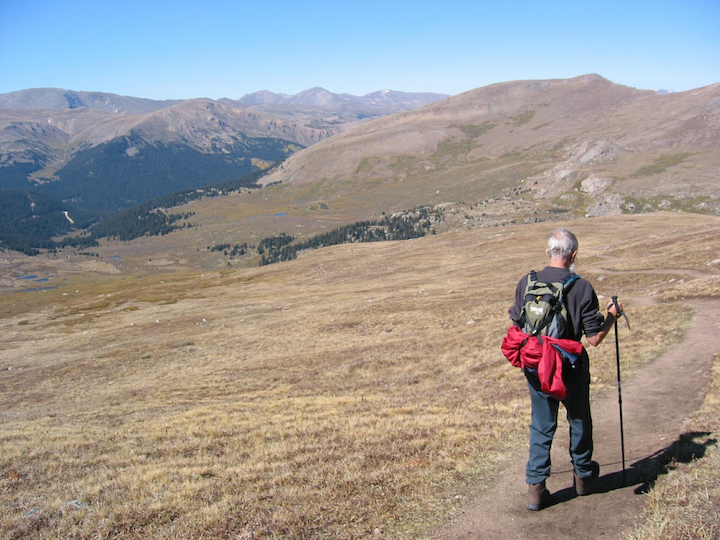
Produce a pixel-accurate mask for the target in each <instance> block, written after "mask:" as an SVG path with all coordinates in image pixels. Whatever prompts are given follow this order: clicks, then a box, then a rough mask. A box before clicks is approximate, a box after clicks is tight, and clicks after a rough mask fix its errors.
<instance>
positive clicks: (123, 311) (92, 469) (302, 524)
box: [0, 214, 720, 539]
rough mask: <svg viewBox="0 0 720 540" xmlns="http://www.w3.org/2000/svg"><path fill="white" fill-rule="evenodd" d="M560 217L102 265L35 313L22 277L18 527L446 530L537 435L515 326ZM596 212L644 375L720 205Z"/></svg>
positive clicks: (604, 358)
mask: <svg viewBox="0 0 720 540" xmlns="http://www.w3.org/2000/svg"><path fill="white" fill-rule="evenodd" d="M553 227H554V225H549V224H539V225H532V226H516V227H506V228H497V229H485V230H476V231H463V232H452V233H444V234H440V235H437V236H432V237H427V238H423V239H419V240H414V241H406V242H392V243H378V244H355V245H343V246H336V247H333V248H328V249H324V250H321V251H316V252H311V253H306V254H303V255H302V256H301V257H300V258H299V259H298V260H296V261H292V262H290V263H283V264H280V265H273V266H268V267H263V268H260V269H244V270H234V271H227V272H210V273H205V274H183V273H180V272H178V273H176V274H174V275H170V274H167V275H160V274H158V275H155V276H145V277H142V278H138V279H135V278H133V279H131V278H130V277H128V278H127V279H119V278H114V279H113V280H111V281H110V280H106V281H97V282H94V283H93V282H92V281H91V280H89V279H86V280H85V281H84V282H83V283H82V286H78V287H77V288H76V287H75V286H73V287H72V288H69V287H65V288H60V289H57V290H55V291H47V292H45V293H42V294H43V295H44V296H43V298H44V299H45V301H44V302H43V303H40V302H38V301H37V300H36V298H37V297H33V300H32V302H28V305H27V309H24V310H23V309H21V308H20V307H18V306H17V303H18V295H6V296H3V297H0V308H1V309H2V313H3V314H5V315H4V316H3V318H2V319H0V325H1V326H2V338H0V351H2V358H3V364H2V365H0V368H1V369H2V371H0V390H1V391H2V393H1V394H0V508H3V512H2V513H1V514H0V531H1V532H2V536H3V537H4V538H10V539H12V538H88V539H89V538H177V539H182V538H215V537H219V538H293V539H312V538H317V539H320V538H363V537H373V536H381V537H383V538H395V539H407V538H419V537H422V535H423V531H424V530H427V529H428V528H430V527H432V526H435V525H437V524H438V523H441V522H442V520H443V519H444V518H445V517H446V516H447V515H448V514H449V513H450V512H452V509H453V508H454V507H455V506H456V505H457V504H458V501H461V500H462V496H463V494H464V493H466V492H467V490H468V489H469V488H468V486H470V485H473V486H478V485H483V484H489V483H490V482H492V479H493V476H494V474H496V473H497V472H499V471H501V470H502V469H503V468H504V467H505V465H506V464H507V463H509V462H510V460H515V459H518V458H517V455H518V453H519V452H520V453H524V451H523V450H520V448H521V447H523V446H524V445H525V435H526V424H527V421H528V400H527V396H526V388H525V385H524V382H523V380H522V377H521V376H520V374H519V372H518V371H517V370H515V369H513V368H512V367H511V366H510V365H509V364H508V363H507V361H506V360H505V359H504V358H503V357H502V355H501V353H500V351H499V343H500V340H501V338H502V336H503V335H504V333H505V330H506V328H507V326H508V324H509V321H508V318H507V308H508V307H509V306H510V303H511V301H512V294H513V290H514V286H515V283H516V281H517V279H519V277H520V276H521V275H522V274H523V273H524V272H526V271H528V270H530V269H531V268H539V267H541V266H542V265H544V263H545V260H544V253H543V251H544V239H545V237H546V235H547V234H549V232H550V230H551V229H552V228H553ZM572 228H573V229H574V230H575V231H576V233H577V234H578V236H579V238H580V241H581V252H580V254H581V259H580V261H579V265H578V272H579V273H580V274H581V275H583V276H584V277H587V278H589V279H590V280H592V281H593V283H594V284H595V285H596V289H597V290H598V293H599V294H600V295H601V296H603V297H604V298H605V299H607V297H609V296H610V295H611V294H619V295H620V297H621V298H622V299H624V300H625V302H626V305H627V307H628V313H629V314H630V316H631V318H632V323H633V339H632V344H630V343H628V345H627V347H628V348H626V349H624V350H625V351H627V353H626V354H624V357H625V358H624V359H623V361H624V362H625V365H624V366H623V370H624V373H628V375H630V373H632V372H633V371H634V370H636V369H637V368H638V367H639V366H640V365H641V364H642V363H644V362H646V361H648V360H650V359H652V358H653V357H654V356H655V355H657V354H658V353H659V352H661V350H662V347H663V346H664V344H666V343H668V342H670V341H674V340H675V339H678V338H679V337H680V336H681V335H682V332H683V326H684V325H685V324H687V323H688V322H689V321H688V318H689V315H688V313H689V312H687V311H686V310H685V308H683V307H682V306H681V305H676V304H663V305H662V306H658V305H655V304H652V303H647V302H643V301H641V298H640V297H645V296H646V295H654V297H656V298H658V299H659V298H660V297H661V296H662V293H663V291H664V290H665V288H667V287H670V286H672V287H679V291H680V292H682V290H683V287H691V286H692V284H693V283H694V281H695V280H699V279H703V278H702V277H701V276H703V275H708V276H710V275H714V274H716V273H717V267H716V266H707V262H709V261H711V260H713V259H714V258H715V257H710V258H708V257H697V256H694V257H689V258H687V259H686V258H684V257H682V256H681V253H680V252H681V251H682V250H685V252H698V251H702V252H704V251H706V247H707V246H708V244H709V245H710V247H709V248H708V250H709V251H713V252H714V253H718V252H720V234H718V233H719V232H720V221H719V220H717V219H716V218H710V217H703V216H694V215H679V214H668V215H664V216H660V215H652V216H643V217H632V218H627V217H617V218H611V219H610V218H609V219H602V220H600V219H594V220H581V221H577V222H574V223H572ZM676 230H682V231H683V234H681V235H679V236H678V240H677V244H676V243H674V242H673V237H674V236H673V235H674V234H677V233H673V231H676ZM648 231H654V234H660V235H661V236H662V239H663V242H664V243H665V245H666V246H667V249H666V256H665V257H664V258H657V257H655V256H654V255H653V254H652V253H651V252H652V249H653V248H654V246H655V242H656V239H655V238H654V237H653V236H651V235H649V234H648ZM662 231H667V232H666V233H663V232H662ZM678 246H681V247H682V250H680V249H679V248H678ZM676 251H677V253H676ZM645 253H647V254H648V255H647V258H646V257H645V255H644V254H645ZM623 261H625V262H626V263H627V264H628V265H629V264H630V263H631V262H632V264H633V265H635V266H633V269H634V270H637V273H633V274H624V273H617V272H619V271H621V270H623V268H624V264H623ZM678 271H681V273H682V274H683V275H682V277H680V278H679V276H678V274H677V272H678ZM678 279H684V282H683V283H682V284H679V283H678ZM75 284H76V282H73V285H75ZM76 291H77V292H76ZM13 303H14V304H16V305H15V306H14V307H11V304H13ZM660 336H663V337H665V338H670V339H658V337H660ZM630 347H632V349H630ZM611 349H612V347H611V346H604V347H600V348H599V349H593V350H592V351H591V358H592V361H593V375H594V377H595V381H596V384H595V385H594V387H593V388H594V389H598V388H602V387H603V385H606V384H607V385H609V384H612V382H613V374H614V351H613V350H611Z"/></svg>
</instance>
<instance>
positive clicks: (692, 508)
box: [625, 355, 720, 540]
mask: <svg viewBox="0 0 720 540" xmlns="http://www.w3.org/2000/svg"><path fill="white" fill-rule="evenodd" d="M719 397H720V355H718V356H716V357H715V363H714V366H713V375H712V379H711V382H710V385H709V387H708V389H707V395H706V397H705V403H704V404H703V407H702V409H701V410H700V411H698V413H697V414H696V415H695V417H694V418H693V420H692V422H691V423H690V424H689V425H688V430H689V431H691V432H695V433H698V434H700V439H701V441H703V442H705V443H706V444H704V445H703V448H704V453H703V455H702V456H696V457H697V458H702V459H696V460H693V461H691V462H690V463H677V462H672V463H670V464H669V466H668V468H669V472H668V474H667V475H665V476H661V477H660V478H659V479H658V480H657V482H656V483H655V485H654V486H653V489H652V490H651V491H650V494H649V500H648V503H647V508H646V511H645V515H644V516H643V521H642V523H641V524H640V525H639V526H638V527H636V528H635V529H634V530H633V531H631V532H629V533H628V534H627V535H626V536H625V538H626V540H681V539H686V538H693V539H698V540H717V538H720V448H718V443H717V437H718V434H720V420H719V419H720V399H719ZM682 450H683V449H680V451H682ZM688 451H691V449H690V450H688V449H685V452H688Z"/></svg>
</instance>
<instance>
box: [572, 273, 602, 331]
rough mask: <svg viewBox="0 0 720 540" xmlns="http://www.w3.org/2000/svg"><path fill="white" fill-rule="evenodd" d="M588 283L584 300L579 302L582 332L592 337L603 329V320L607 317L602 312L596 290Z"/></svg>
mask: <svg viewBox="0 0 720 540" xmlns="http://www.w3.org/2000/svg"><path fill="white" fill-rule="evenodd" d="M585 283H587V287H586V290H585V291H583V292H584V295H583V298H582V301H581V302H580V303H579V306H578V307H579V308H580V312H579V316H580V321H581V324H582V333H583V334H585V336H586V337H592V336H594V335H596V334H598V333H599V332H600V330H601V329H602V324H603V321H604V320H605V317H604V316H603V314H602V313H601V312H600V302H598V298H597V295H596V294H595V290H594V289H593V288H592V285H590V283H589V282H587V281H586V282H585Z"/></svg>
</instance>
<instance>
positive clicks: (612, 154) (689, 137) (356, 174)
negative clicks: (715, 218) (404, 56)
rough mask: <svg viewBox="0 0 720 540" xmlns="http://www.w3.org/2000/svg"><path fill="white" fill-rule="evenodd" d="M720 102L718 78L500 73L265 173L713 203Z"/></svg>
mask: <svg viewBox="0 0 720 540" xmlns="http://www.w3.org/2000/svg"><path fill="white" fill-rule="evenodd" d="M718 103H720V85H713V86H709V87H706V88H701V89H697V90H693V91H689V92H683V93H678V94H665V95H661V94H658V93H655V92H652V91H644V90H635V89H632V88H629V87H625V86H621V85H617V84H614V83H612V82H610V81H608V80H606V79H603V78H602V77H599V76H597V75H588V76H583V77H577V78H574V79H569V80H549V81H519V82H511V83H502V84H496V85H491V86H488V87H484V88H480V89H477V90H473V91H471V92H466V93H464V94H461V95H459V96H455V97H452V98H449V99H447V100H444V101H442V102H439V103H435V104H432V105H429V106H426V107H423V108H421V109H417V110H415V111H411V112H407V113H402V114H398V115H394V116H391V117H385V118H382V119H379V120H376V121H373V122H370V123H368V124H365V125H362V126H359V127H357V128H356V129H353V130H351V131H349V132H347V133H343V134H340V135H338V136H335V137H333V138H332V139H329V140H327V141H324V142H323V143H322V144H319V145H317V146H314V147H313V148H311V149H308V150H306V151H303V152H301V153H299V154H297V155H295V156H293V157H292V158H291V159H289V160H288V161H287V162H286V163H285V164H284V166H283V167H282V168H281V169H280V170H278V171H277V172H276V173H274V174H272V175H270V176H268V177H266V181H267V182H268V183H271V182H276V181H281V182H287V183H293V184H305V183H313V182H315V183H317V182H319V181H324V182H325V183H330V184H332V183H337V184H340V183H347V182H350V183H354V184H355V185H356V188H357V189H362V187H361V186H364V185H367V184H369V183H377V182H378V181H383V182H385V183H387V182H393V181H406V184H405V186H404V187H405V189H403V190H400V191H405V192H406V191H407V188H408V187H409V186H408V185H407V184H408V183H409V184H411V186H412V190H413V192H415V193H424V194H425V196H426V198H429V195H430V194H432V193H434V192H435V191H436V189H435V188H436V186H438V185H440V186H442V187H443V188H445V189H447V188H448V187H451V186H454V189H451V192H452V193H453V194H455V195H457V196H458V197H461V196H463V195H464V194H472V195H481V194H482V193H483V190H481V189H480V190H479V189H478V186H477V184H478V183H483V182H490V181H492V182H494V183H495V185H494V187H493V190H494V191H495V193H496V194H497V193H498V192H501V191H502V188H505V189H512V188H516V187H518V186H522V185H523V184H524V186H525V187H529V188H532V190H533V191H534V193H536V194H537V195H538V196H541V197H556V196H561V195H565V196H566V197H565V198H566V202H567V203H573V204H574V206H575V207H576V208H578V209H580V210H581V211H588V209H591V208H590V207H591V205H592V203H597V201H598V198H599V197H600V198H601V200H604V201H606V202H608V204H610V203H612V205H613V208H614V212H615V213H618V212H620V210H621V209H622V207H623V205H625V206H628V205H630V204H634V205H635V207H637V206H638V205H640V204H644V203H645V201H647V200H649V199H651V198H652V197H657V196H660V197H680V198H685V199H691V198H693V197H701V196H706V197H711V198H712V199H713V201H711V202H710V203H708V201H704V202H705V206H707V205H708V204H709V205H710V206H711V207H712V208H713V209H714V210H715V211H717V210H718V204H717V201H716V199H717V196H718V186H717V184H716V182H715V181H714V178H716V177H717V173H718V172H720V158H719V157H718V156H719V155H720V153H719V152H718V150H720V148H719V146H720V142H719V141H720V105H718ZM526 180H529V181H527V182H526ZM583 181H586V182H585V185H583V183H582V182H583ZM498 182H499V183H498ZM497 188H501V189H500V190H499V189H497ZM383 189H384V190H387V185H385V186H384V187H383ZM489 191H492V190H489ZM488 194H489V193H488ZM384 195H385V194H383V196H384ZM568 195H569V196H568ZM401 196H402V195H398V197H401ZM588 198H589V200H586V199H588ZM633 201H634V202H633ZM691 204H699V203H698V201H697V200H694V199H693V201H692V203H691ZM596 212H599V210H596ZM590 213H592V211H591V212H590Z"/></svg>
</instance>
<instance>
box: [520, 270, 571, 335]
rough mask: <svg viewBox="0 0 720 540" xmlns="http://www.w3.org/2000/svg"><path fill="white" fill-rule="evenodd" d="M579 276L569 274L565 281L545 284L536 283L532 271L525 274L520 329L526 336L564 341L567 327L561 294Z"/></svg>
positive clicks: (563, 293)
mask: <svg viewBox="0 0 720 540" xmlns="http://www.w3.org/2000/svg"><path fill="white" fill-rule="evenodd" d="M579 278H580V276H578V275H577V274H571V275H569V276H568V277H567V278H566V279H565V281H561V282H553V283H545V282H543V281H538V279H537V274H536V272H535V270H532V271H531V272H530V274H528V279H527V286H526V287H525V304H524V305H523V310H522V315H521V317H520V323H521V325H520V327H521V328H522V330H523V332H525V333H526V334H528V335H530V336H537V335H541V336H550V337H554V338H565V337H567V336H566V335H565V332H566V330H567V328H568V316H567V307H566V306H565V293H566V292H567V291H568V290H569V289H570V287H571V286H572V284H573V283H575V281H576V280H578V279H579Z"/></svg>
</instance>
